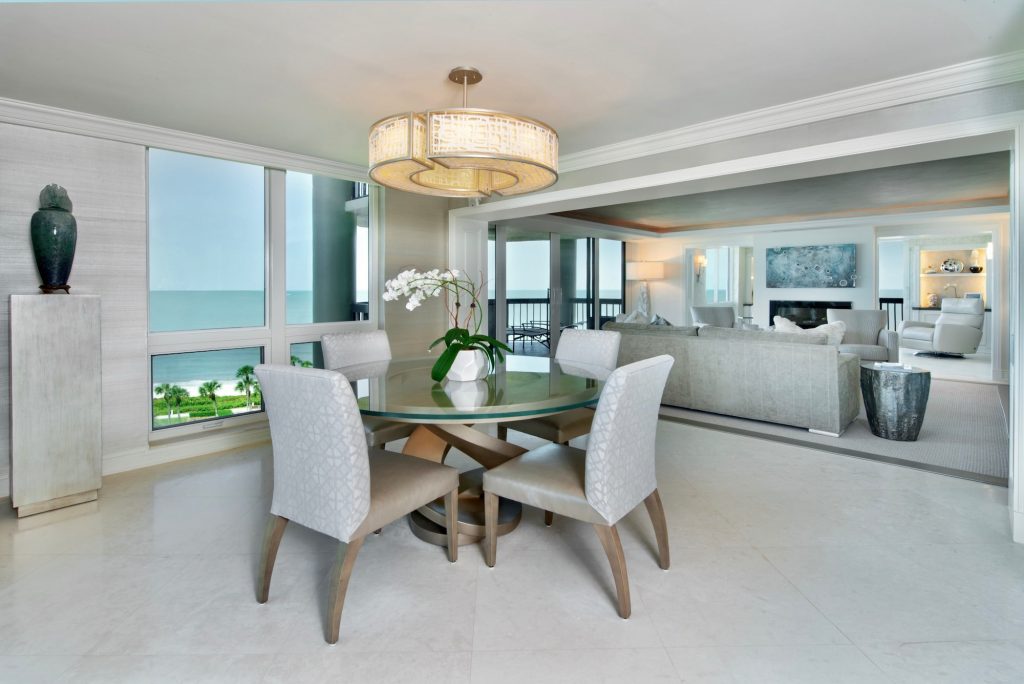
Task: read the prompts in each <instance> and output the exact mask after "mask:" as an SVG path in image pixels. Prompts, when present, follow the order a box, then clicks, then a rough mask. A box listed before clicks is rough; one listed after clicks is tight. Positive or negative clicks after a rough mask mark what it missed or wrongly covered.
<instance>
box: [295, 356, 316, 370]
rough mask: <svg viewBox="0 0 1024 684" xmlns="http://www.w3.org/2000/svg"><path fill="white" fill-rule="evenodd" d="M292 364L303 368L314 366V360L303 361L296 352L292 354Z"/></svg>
mask: <svg viewBox="0 0 1024 684" xmlns="http://www.w3.org/2000/svg"><path fill="white" fill-rule="evenodd" d="M292 365H293V366H301V367H302V368H312V367H313V362H312V361H303V360H302V359H300V358H299V357H298V356H295V354H292Z"/></svg>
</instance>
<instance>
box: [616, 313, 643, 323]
mask: <svg viewBox="0 0 1024 684" xmlns="http://www.w3.org/2000/svg"><path fill="white" fill-rule="evenodd" d="M622 322H623V323H646V322H647V317H646V316H644V315H642V314H641V313H640V312H639V311H634V312H633V313H631V314H629V315H628V316H626V318H625V319H624V320H623V321H622Z"/></svg>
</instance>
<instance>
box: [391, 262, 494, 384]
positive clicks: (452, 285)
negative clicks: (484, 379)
mask: <svg viewBox="0 0 1024 684" xmlns="http://www.w3.org/2000/svg"><path fill="white" fill-rule="evenodd" d="M482 293H483V285H480V286H479V287H478V286H477V285H476V283H474V282H473V280H472V279H471V278H467V277H466V276H460V274H459V272H458V271H456V270H455V269H451V268H448V269H445V270H441V269H438V268H435V269H432V270H430V271H423V272H420V271H417V270H416V269H414V268H411V269H408V270H406V271H402V272H401V273H399V274H398V275H397V276H395V277H394V278H392V279H391V280H389V281H387V282H386V283H384V301H385V302H394V301H398V300H399V299H401V298H402V297H405V298H406V300H407V301H406V302H405V308H406V309H408V310H409V311H413V310H415V309H417V308H418V307H419V306H420V305H421V304H423V302H424V300H426V299H429V298H431V297H440V296H441V295H442V294H443V295H445V296H444V305H445V309H446V310H447V311H448V318H449V320H450V321H451V326H452V327H451V328H449V330H448V332H446V333H445V334H444V335H443V336H442V337H439V338H437V339H436V340H434V341H433V342H432V343H431V345H430V348H431V349H433V348H434V347H436V346H437V345H439V344H441V343H442V342H444V344H445V350H444V352H442V353H441V355H440V356H439V357H438V359H437V362H436V363H434V367H433V368H432V369H431V371H430V377H431V378H433V379H434V380H435V381H437V382H440V381H441V380H442V379H443V378H444V376H445V375H446V374H447V373H448V371H449V370H451V367H452V364H453V363H455V357H456V356H458V353H459V352H460V351H471V350H474V349H479V350H480V351H482V352H483V353H484V355H485V356H486V357H487V360H488V362H489V363H490V365H491V367H493V366H494V364H495V362H496V361H497V362H500V361H504V360H505V355H504V352H506V351H507V352H511V351H512V350H511V349H509V347H508V345H506V344H505V343H504V342H500V341H498V340H496V339H495V338H493V337H490V336H489V335H481V334H480V326H481V324H482V323H483V316H482V314H481V307H480V296H481V294H482ZM470 327H472V332H470Z"/></svg>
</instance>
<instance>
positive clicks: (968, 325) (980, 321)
mask: <svg viewBox="0 0 1024 684" xmlns="http://www.w3.org/2000/svg"><path fill="white" fill-rule="evenodd" d="M984 325H985V305H984V304H983V303H982V301H981V300H980V299H954V298H948V299H943V300H942V313H940V314H939V319H938V320H937V321H935V322H934V323H926V322H925V321H903V323H901V324H900V346H901V347H906V348H908V349H917V350H919V351H918V353H921V352H925V353H927V354H935V355H937V356H963V355H964V354H973V353H975V352H976V351H978V344H980V343H981V329H982V327H983V326H984Z"/></svg>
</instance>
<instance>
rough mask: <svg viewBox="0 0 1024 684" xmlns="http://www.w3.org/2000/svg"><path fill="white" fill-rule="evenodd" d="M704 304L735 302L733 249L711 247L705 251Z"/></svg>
mask: <svg viewBox="0 0 1024 684" xmlns="http://www.w3.org/2000/svg"><path fill="white" fill-rule="evenodd" d="M704 256H705V258H706V260H707V262H706V264H705V265H704V302H705V303H707V304H724V303H726V302H733V301H734V297H733V288H734V285H733V282H735V278H734V274H735V272H736V267H735V264H734V263H733V262H734V258H733V257H734V250H733V248H731V247H711V248H709V249H706V250H704Z"/></svg>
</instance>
